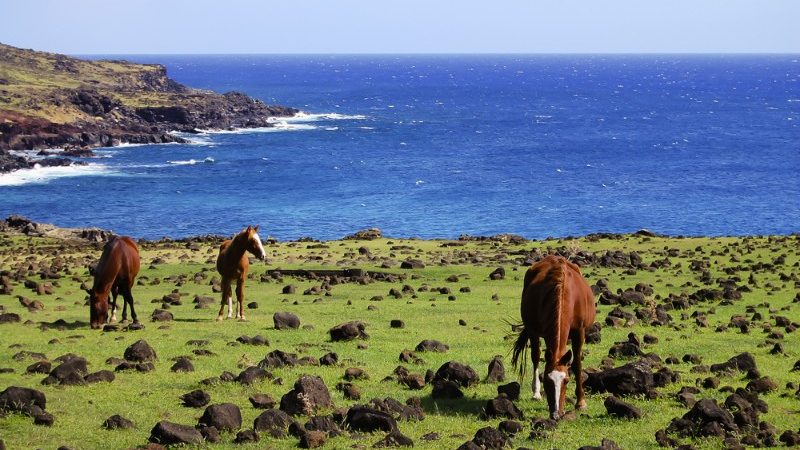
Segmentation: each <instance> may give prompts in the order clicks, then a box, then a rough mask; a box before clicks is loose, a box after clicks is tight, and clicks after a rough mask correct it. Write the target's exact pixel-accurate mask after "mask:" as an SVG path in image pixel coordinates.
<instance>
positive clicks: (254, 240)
mask: <svg viewBox="0 0 800 450" xmlns="http://www.w3.org/2000/svg"><path fill="white" fill-rule="evenodd" d="M245 232H246V233H247V251H248V252H250V253H252V254H253V255H255V257H256V258H258V259H260V260H262V261H263V260H265V259H267V252H265V251H264V245H262V244H261V238H260V237H259V236H258V225H256V226H255V227H252V226H249V227H247V229H246V230H245Z"/></svg>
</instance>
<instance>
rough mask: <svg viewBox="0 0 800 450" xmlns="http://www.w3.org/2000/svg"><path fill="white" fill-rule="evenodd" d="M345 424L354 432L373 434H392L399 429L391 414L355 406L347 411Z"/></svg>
mask: <svg viewBox="0 0 800 450" xmlns="http://www.w3.org/2000/svg"><path fill="white" fill-rule="evenodd" d="M345 424H346V425H347V426H348V427H349V428H350V429H352V430H356V431H364V432H367V433H371V432H373V431H378V430H381V431H385V432H387V433H388V432H391V431H393V430H396V429H397V421H395V420H394V418H393V417H392V416H391V414H389V413H385V412H383V411H378V410H377V409H373V408H369V407H366V406H354V407H352V408H350V409H349V410H348V411H347V417H346V418H345Z"/></svg>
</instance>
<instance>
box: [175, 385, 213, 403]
mask: <svg viewBox="0 0 800 450" xmlns="http://www.w3.org/2000/svg"><path fill="white" fill-rule="evenodd" d="M181 400H182V401H183V406H188V407H190V408H200V407H203V406H206V405H207V404H208V402H210V401H211V396H210V395H208V394H207V393H206V392H204V391H201V390H200V389H196V390H194V391H192V392H187V393H186V394H183V395H181Z"/></svg>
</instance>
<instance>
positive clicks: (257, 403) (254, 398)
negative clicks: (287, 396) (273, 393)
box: [248, 393, 275, 409]
mask: <svg viewBox="0 0 800 450" xmlns="http://www.w3.org/2000/svg"><path fill="white" fill-rule="evenodd" d="M248 400H250V404H251V405H253V408H256V409H270V408H274V407H275V399H273V398H272V397H270V396H269V395H268V394H260V393H259V394H253V395H251V396H250V397H249V398H248Z"/></svg>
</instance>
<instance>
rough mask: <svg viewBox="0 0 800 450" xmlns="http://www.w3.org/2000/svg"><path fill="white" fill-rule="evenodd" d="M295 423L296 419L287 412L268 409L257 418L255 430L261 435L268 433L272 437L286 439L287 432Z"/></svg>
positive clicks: (254, 423)
mask: <svg viewBox="0 0 800 450" xmlns="http://www.w3.org/2000/svg"><path fill="white" fill-rule="evenodd" d="M293 423H295V421H294V419H292V417H291V416H290V415H288V414H286V413H285V412H283V411H281V410H279V409H268V410H266V411H264V412H262V413H261V414H260V415H259V416H258V417H256V418H255V420H254V421H253V429H255V431H257V432H259V433H261V432H267V433H269V434H270V435H271V436H272V437H276V438H282V437H286V433H287V430H288V429H289V426H290V425H291V424H293Z"/></svg>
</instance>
